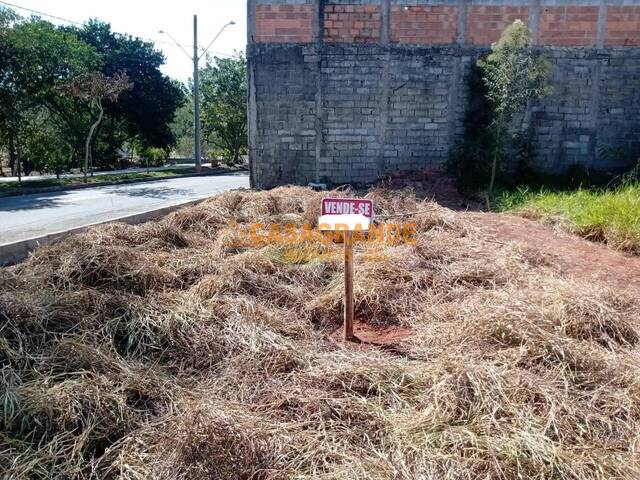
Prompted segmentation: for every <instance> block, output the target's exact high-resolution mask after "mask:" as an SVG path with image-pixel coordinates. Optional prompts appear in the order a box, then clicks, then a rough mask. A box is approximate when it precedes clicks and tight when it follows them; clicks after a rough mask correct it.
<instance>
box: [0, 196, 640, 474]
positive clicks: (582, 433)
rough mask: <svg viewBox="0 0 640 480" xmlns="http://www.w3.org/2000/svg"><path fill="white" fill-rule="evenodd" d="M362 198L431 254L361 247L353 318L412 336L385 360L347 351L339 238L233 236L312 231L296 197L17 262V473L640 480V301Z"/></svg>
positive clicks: (400, 205) (449, 220) (83, 238)
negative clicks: (249, 230)
mask: <svg viewBox="0 0 640 480" xmlns="http://www.w3.org/2000/svg"><path fill="white" fill-rule="evenodd" d="M336 193H337V194H344V195H346V194H348V192H339V193H338V192H336ZM370 196H371V197H373V198H374V199H375V201H376V203H377V209H378V211H379V213H380V214H381V216H382V217H383V218H386V219H388V220H389V221H398V222H402V221H408V222H412V223H415V224H417V225H418V232H419V233H418V238H417V242H416V244H415V245H396V246H382V247H381V246H375V245H374V246H372V245H364V244H361V245H360V246H359V247H358V257H357V276H356V314H357V316H358V318H359V319H360V321H362V322H366V323H369V324H370V325H371V326H372V327H374V328H375V327H384V328H389V327H392V326H394V325H399V326H402V327H403V328H407V327H408V328H410V329H411V330H412V331H413V336H412V337H411V338H410V339H409V340H407V341H404V342H402V343H401V344H400V345H397V346H396V348H395V349H393V351H391V350H385V349H378V348H375V347H371V348H367V347H358V348H355V347H347V346H345V345H342V344H340V343H337V342H336V341H335V340H333V336H332V334H333V332H334V331H335V330H336V329H337V328H338V327H339V323H340V316H341V309H342V304H341V302H342V298H341V290H342V265H341V259H340V257H339V254H340V251H341V247H340V245H319V244H314V243H313V242H309V243H308V244H307V245H306V246H305V247H304V248H303V249H301V251H300V252H298V253H299V255H298V256H293V257H292V256H291V255H288V254H289V253H291V251H292V248H291V247H290V246H273V245H265V246H253V245H252V244H251V243H250V242H247V241H246V238H244V237H243V236H242V235H239V234H238V232H237V230H234V229H233V228H231V227H230V226H229V224H230V222H231V221H234V222H237V224H239V225H240V226H241V227H242V226H246V225H247V224H250V223H253V222H259V223H262V224H265V225H270V224H271V223H278V222H281V223H291V222H294V223H297V224H303V223H310V224H313V223H314V222H315V219H316V217H317V215H318V207H319V202H320V198H321V194H319V193H315V192H312V191H310V190H306V189H302V188H282V189H277V190H274V191H271V192H229V193H225V194H222V195H219V196H217V197H215V198H213V199H211V200H209V201H207V202H205V203H203V204H201V205H198V206H194V207H190V208H186V209H183V210H181V211H179V212H176V213H174V214H172V215H170V216H169V217H167V218H166V219H164V220H162V221H159V222H152V223H149V224H145V225H141V226H137V227H130V226H125V225H112V226H105V227H99V228H95V229H92V230H90V231H88V232H87V233H85V234H82V235H79V236H76V237H73V238H70V239H68V240H66V241H64V242H62V243H60V244H58V245H56V246H53V247H50V248H46V249H41V250H39V251H38V252H36V253H35V254H34V255H33V256H32V257H31V258H30V259H29V260H28V261H26V262H25V263H23V264H21V265H18V266H16V267H13V268H10V269H1V270H0V331H1V336H0V360H1V362H0V363H1V365H2V367H1V370H0V375H1V376H2V381H1V383H0V385H1V387H0V388H1V389H0V396H1V397H2V398H0V410H1V412H0V413H1V415H0V469H1V471H3V472H4V475H5V478H12V479H13V478H15V479H33V478H43V479H44V478H47V479H48V478H87V479H88V478H99V479H111V478H120V479H149V478H158V479H174V478H175V479H217V478H219V479H253V480H258V479H288V478H296V479H309V480H310V479H325V480H326V479H380V480H382V479H407V480H408V479H436V478H437V479H452V480H453V479H456V480H457V479H469V480H471V479H480V478H482V479H531V480H533V479H536V480H542V479H552V478H553V479H556V478H557V479H576V480H578V479H580V480H581V479H603V480H604V479H636V478H640V452H639V449H640V444H639V442H640V440H639V439H640V350H639V348H640V347H639V346H638V345H639V340H640V325H639V323H638V319H639V318H640V303H639V301H638V300H637V299H635V298H631V297H629V296H626V295H625V294H624V293H621V292H616V291H613V290H611V289H609V288H607V287H606V286H603V285H593V284H586V283H580V282H577V281H568V280H565V279H562V278H559V277H557V276H556V275H555V274H554V273H553V270H552V269H551V268H548V267H547V266H546V265H547V263H548V262H547V260H546V259H540V258H538V257H536V256H535V255H532V254H531V252H527V251H523V250H519V249H518V248H516V247H514V246H511V245H502V244H496V243H493V242H491V241H490V240H489V239H486V238H485V237H484V236H483V235H482V234H481V233H480V232H479V231H477V230H475V229H474V228H473V226H471V225H468V224H466V223H465V220H463V217H461V216H458V215H457V214H455V213H454V212H451V211H449V210H446V209H444V208H441V207H439V206H437V205H436V204H433V203H428V202H420V201H418V200H417V199H416V198H415V197H413V196H412V195H411V194H410V193H408V192H385V191H380V190H379V191H374V192H371V193H370ZM405 211H410V212H412V214H411V215H410V216H409V217H408V218H404V217H400V216H398V215H399V214H400V213H401V212H405ZM316 253H322V254H324V255H323V256H320V257H318V256H317V255H314V254H316ZM332 253H334V254H336V256H331V254H332Z"/></svg>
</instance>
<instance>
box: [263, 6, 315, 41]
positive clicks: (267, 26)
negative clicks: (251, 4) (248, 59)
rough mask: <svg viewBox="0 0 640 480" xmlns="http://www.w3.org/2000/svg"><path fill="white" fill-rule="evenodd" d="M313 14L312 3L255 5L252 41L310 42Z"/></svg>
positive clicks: (312, 38)
mask: <svg viewBox="0 0 640 480" xmlns="http://www.w3.org/2000/svg"><path fill="white" fill-rule="evenodd" d="M314 16H315V15H314V7H313V5H256V11H255V26H254V33H253V41H254V42H256V43H311V42H313V41H314V35H313V22H314Z"/></svg>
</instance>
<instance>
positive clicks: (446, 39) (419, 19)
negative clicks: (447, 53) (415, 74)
mask: <svg viewBox="0 0 640 480" xmlns="http://www.w3.org/2000/svg"><path fill="white" fill-rule="evenodd" d="M457 11H458V9H457V7H454V6H450V5H432V6H400V5H394V6H392V7H391V32H390V37H391V41H392V42H394V43H414V44H442V43H454V42H455V39H456V25H457Z"/></svg>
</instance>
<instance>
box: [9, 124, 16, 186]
mask: <svg viewBox="0 0 640 480" xmlns="http://www.w3.org/2000/svg"><path fill="white" fill-rule="evenodd" d="M9 169H10V170H11V176H12V177H15V176H16V148H15V143H14V139H13V133H9Z"/></svg>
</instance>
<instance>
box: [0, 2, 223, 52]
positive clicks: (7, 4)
mask: <svg viewBox="0 0 640 480" xmlns="http://www.w3.org/2000/svg"><path fill="white" fill-rule="evenodd" d="M0 4H2V5H6V6H8V7H13V8H18V9H20V10H24V11H25V12H29V13H34V14H36V15H41V16H43V17H48V18H53V19H55V20H58V21H61V22H66V23H71V24H73V25H79V26H84V23H83V22H78V21H76V20H70V19H68V18H64V17H59V16H57V15H52V14H50V13H45V12H41V11H39V10H34V9H32V8H27V7H22V6H20V5H15V4H13V3H9V2H5V1H3V0H0ZM113 33H117V34H119V35H128V36H130V37H135V38H139V39H140V40H145V41H147V42H151V43H159V44H162V45H169V46H172V47H175V46H178V47H182V48H193V45H185V44H177V45H176V44H175V43H172V42H165V41H162V40H155V39H153V38H148V37H142V36H140V35H134V34H131V33H123V32H116V31H114V32H113ZM198 48H199V49H200V50H204V49H203V48H202V47H198ZM212 53H215V54H217V55H220V56H225V57H233V55H231V54H229V53H223V52H212Z"/></svg>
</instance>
